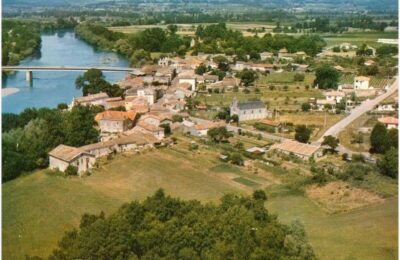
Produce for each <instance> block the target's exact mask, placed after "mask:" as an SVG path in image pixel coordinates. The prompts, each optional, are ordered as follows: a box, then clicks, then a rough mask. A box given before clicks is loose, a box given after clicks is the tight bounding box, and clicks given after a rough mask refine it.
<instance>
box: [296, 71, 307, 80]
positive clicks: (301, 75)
mask: <svg viewBox="0 0 400 260" xmlns="http://www.w3.org/2000/svg"><path fill="white" fill-rule="evenodd" d="M304 78H305V76H304V74H302V73H296V74H294V81H304Z"/></svg>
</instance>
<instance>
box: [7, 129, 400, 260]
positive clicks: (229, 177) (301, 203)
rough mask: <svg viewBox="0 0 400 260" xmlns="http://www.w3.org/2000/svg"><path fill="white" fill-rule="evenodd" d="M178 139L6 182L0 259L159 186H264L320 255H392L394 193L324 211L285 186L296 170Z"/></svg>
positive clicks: (182, 190) (42, 249)
mask: <svg viewBox="0 0 400 260" xmlns="http://www.w3.org/2000/svg"><path fill="white" fill-rule="evenodd" d="M178 138H179V139H178V145H177V146H174V147H172V148H168V149H167V148H165V149H161V150H153V151H147V152H144V153H143V154H140V155H129V154H124V155H118V156H116V157H115V158H114V159H113V160H110V161H107V160H103V162H102V163H101V164H100V167H99V169H96V170H94V171H93V173H92V175H91V176H88V177H85V178H64V177H62V176H57V175H54V174H51V173H49V172H48V171H46V170H42V171H37V172H35V173H32V174H29V175H26V176H23V177H20V178H18V179H16V180H13V181H10V182H8V183H5V184H3V185H2V188H3V193H2V199H3V258H4V259H24V258H25V255H26V254H28V255H39V256H47V255H49V254H50V253H51V251H52V249H54V247H55V246H56V244H57V241H58V240H59V239H60V238H61V237H62V235H63V233H64V231H66V230H70V229H72V228H74V227H77V226H78V225H79V221H80V217H81V215H82V214H83V213H85V212H88V213H96V214H98V213H99V212H100V211H104V212H105V213H106V214H110V213H112V212H113V211H115V210H116V209H117V208H118V207H119V206H120V205H121V204H123V203H124V202H128V201H131V200H135V199H137V200H141V199H144V198H145V197H146V196H148V195H150V194H152V193H153V192H154V191H155V190H156V189H158V188H160V187H161V188H164V189H165V191H166V193H168V194H170V195H172V196H177V197H181V198H183V199H198V200H201V201H203V202H216V203H217V202H218V200H219V198H220V197H221V196H222V195H223V194H226V193H231V192H233V193H237V194H250V193H251V192H252V191H253V189H255V188H262V189H266V190H267V192H268V194H269V195H270V198H269V200H268V202H267V203H266V205H267V207H268V209H270V211H271V212H273V213H277V214H278V215H279V218H280V219H281V220H282V221H283V222H290V221H291V220H293V219H296V218H299V219H300V220H301V221H302V222H303V223H304V224H305V226H306V231H307V232H308V234H309V238H310V242H311V244H312V245H313V246H314V248H315V251H316V254H317V256H318V257H319V258H321V259H396V256H397V255H396V252H397V232H396V231H397V199H395V198H391V199H387V200H386V201H385V203H383V204H377V205H372V206H369V207H367V208H361V209H358V210H354V211H350V212H344V213H338V214H333V215H332V214H328V213H326V212H325V211H324V210H323V209H322V208H320V207H319V206H317V205H316V204H315V203H313V201H311V200H310V199H308V198H307V197H305V195H301V194H298V193H296V192H290V191H284V189H287V186H282V184H281V183H282V182H286V181H290V180H293V179H295V178H296V175H295V173H294V171H289V170H282V169H280V168H274V167H270V166H265V167H261V168H259V171H258V172H257V174H254V172H253V169H252V168H251V167H250V166H249V167H247V166H246V167H237V166H233V165H231V164H228V163H223V162H221V161H219V159H218V154H219V152H218V150H217V149H215V148H213V147H209V146H204V145H202V144H199V145H200V149H199V150H197V151H189V150H188V147H189V143H190V141H191V140H192V139H188V138H186V137H181V136H180V137H178ZM238 141H241V142H243V143H244V145H245V147H246V148H247V147H251V146H252V145H260V146H261V145H264V144H266V143H267V142H266V141H264V140H256V139H252V138H249V137H235V138H234V139H232V140H231V142H232V143H235V142H238ZM290 165H291V164H290V163H289V164H288V167H289V166H290ZM295 167H296V164H293V165H292V166H291V167H289V168H287V169H290V168H295ZM300 168H302V167H300ZM377 183H382V182H381V181H378V182H377ZM387 185H389V184H387ZM390 185H391V186H390V187H392V186H393V184H390ZM282 187H283V189H282ZM285 187H286V188H285ZM385 187H386V186H385ZM393 187H396V186H393ZM270 190H271V192H269V191H270ZM273 193H274V196H272V195H271V194H273ZM294 194H297V195H294ZM390 194H391V195H393V194H395V192H394V191H392V192H391V193H390Z"/></svg>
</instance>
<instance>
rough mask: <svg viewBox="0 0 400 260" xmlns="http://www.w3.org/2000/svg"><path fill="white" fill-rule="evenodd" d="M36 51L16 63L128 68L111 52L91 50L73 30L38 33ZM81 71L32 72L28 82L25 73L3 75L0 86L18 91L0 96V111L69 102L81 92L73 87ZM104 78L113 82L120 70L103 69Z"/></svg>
mask: <svg viewBox="0 0 400 260" xmlns="http://www.w3.org/2000/svg"><path fill="white" fill-rule="evenodd" d="M41 38H42V47H41V51H40V53H39V54H37V55H35V56H32V57H29V58H27V59H25V60H23V61H21V62H20V65H25V66H27V65H31V66H51V65H55V66H88V67H90V66H107V67H128V66H129V62H128V60H127V59H125V58H124V57H122V56H120V55H117V54H115V53H113V52H107V51H99V50H95V49H94V48H93V47H92V46H90V45H89V44H87V43H86V42H84V41H82V40H80V39H79V38H77V36H76V35H75V33H74V32H71V31H69V32H57V33H52V34H42V35H41ZM82 73H83V72H69V71H43V72H42V71H34V72H33V80H32V82H31V83H29V82H27V81H26V80H25V72H24V71H21V72H16V73H14V74H11V75H8V76H7V77H3V79H2V88H18V90H19V91H18V92H16V93H14V94H11V95H7V96H4V97H2V112H3V113H4V112H12V113H19V112H21V111H23V110H24V109H25V108H27V107H36V108H39V107H50V108H53V107H56V106H57V104H59V103H67V104H70V103H71V101H72V98H73V97H78V96H81V95H82V90H78V89H76V88H75V79H76V78H77V77H78V75H80V74H82ZM104 75H105V76H106V79H107V80H108V81H110V82H116V81H118V80H120V79H122V78H123V77H124V76H125V73H124V72H106V73H104Z"/></svg>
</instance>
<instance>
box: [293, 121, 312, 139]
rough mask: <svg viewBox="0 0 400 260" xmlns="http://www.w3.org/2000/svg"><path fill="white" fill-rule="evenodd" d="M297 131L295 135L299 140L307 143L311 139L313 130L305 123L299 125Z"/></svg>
mask: <svg viewBox="0 0 400 260" xmlns="http://www.w3.org/2000/svg"><path fill="white" fill-rule="evenodd" d="M295 132H296V133H295V135H294V138H295V139H296V140H297V141H299V142H301V143H307V142H308V141H309V140H310V135H311V132H312V131H311V129H310V128H308V127H307V126H305V125H298V126H296V129H295Z"/></svg>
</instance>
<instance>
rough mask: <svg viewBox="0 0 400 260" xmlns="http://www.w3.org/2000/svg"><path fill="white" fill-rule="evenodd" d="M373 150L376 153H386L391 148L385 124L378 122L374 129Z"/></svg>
mask: <svg viewBox="0 0 400 260" xmlns="http://www.w3.org/2000/svg"><path fill="white" fill-rule="evenodd" d="M370 142H371V149H372V151H373V152H375V153H384V152H385V151H386V150H387V149H388V148H389V147H390V143H389V139H388V134H387V129H386V127H385V125H384V124H382V123H380V122H378V123H377V124H376V125H375V126H374V128H373V129H372V132H371V136H370Z"/></svg>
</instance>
